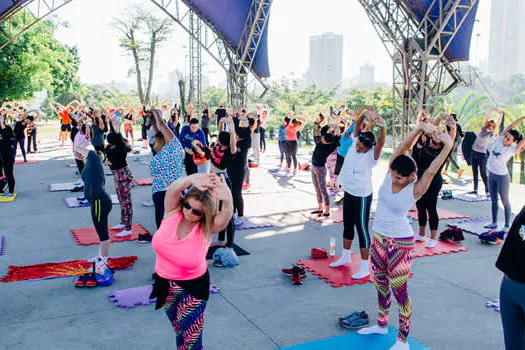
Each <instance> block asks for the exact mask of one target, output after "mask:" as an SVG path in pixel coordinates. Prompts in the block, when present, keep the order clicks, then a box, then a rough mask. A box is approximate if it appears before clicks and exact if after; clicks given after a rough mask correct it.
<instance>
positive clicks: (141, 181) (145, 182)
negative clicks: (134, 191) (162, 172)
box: [135, 177, 153, 186]
mask: <svg viewBox="0 0 525 350" xmlns="http://www.w3.org/2000/svg"><path fill="white" fill-rule="evenodd" d="M135 183H136V184H137V186H151V185H152V184H153V179H152V178H151V177H148V178H145V179H135Z"/></svg>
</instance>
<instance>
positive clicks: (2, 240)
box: [0, 236, 5, 256]
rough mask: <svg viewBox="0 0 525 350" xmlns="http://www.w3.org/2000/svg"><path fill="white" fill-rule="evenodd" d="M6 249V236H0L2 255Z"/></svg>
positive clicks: (0, 252) (0, 253)
mask: <svg viewBox="0 0 525 350" xmlns="http://www.w3.org/2000/svg"><path fill="white" fill-rule="evenodd" d="M4 251H5V237H4V236H0V256H2V255H4Z"/></svg>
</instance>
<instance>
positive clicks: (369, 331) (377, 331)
mask: <svg viewBox="0 0 525 350" xmlns="http://www.w3.org/2000/svg"><path fill="white" fill-rule="evenodd" d="M357 334H361V335H368V334H388V327H384V328H383V327H380V326H379V325H377V324H376V325H375V326H372V327H366V328H361V329H360V330H358V331H357Z"/></svg>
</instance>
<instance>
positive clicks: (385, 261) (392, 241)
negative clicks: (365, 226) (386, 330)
mask: <svg viewBox="0 0 525 350" xmlns="http://www.w3.org/2000/svg"><path fill="white" fill-rule="evenodd" d="M412 249H414V237H407V238H388V237H384V236H381V235H380V234H379V233H375V234H374V240H373V242H372V254H371V261H372V268H373V270H374V274H375V277H374V280H375V284H376V289H377V299H378V309H379V315H378V319H377V324H378V325H379V326H381V327H386V326H387V325H388V316H389V314H390V304H391V303H392V295H391V293H390V289H392V292H393V293H394V297H395V298H396V300H397V304H398V308H399V310H398V311H399V333H398V335H397V339H399V340H401V341H404V342H406V341H407V337H408V332H409V330H410V320H411V319H412V301H411V300H410V296H409V295H408V290H407V282H408V277H409V276H410V267H411V266H412V254H411V252H412Z"/></svg>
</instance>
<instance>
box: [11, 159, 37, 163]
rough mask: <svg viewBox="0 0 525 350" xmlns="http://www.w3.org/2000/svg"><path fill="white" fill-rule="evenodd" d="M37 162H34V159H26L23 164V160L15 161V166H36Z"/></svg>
mask: <svg viewBox="0 0 525 350" xmlns="http://www.w3.org/2000/svg"><path fill="white" fill-rule="evenodd" d="M38 163H39V161H38V160H34V159H28V160H27V162H24V161H23V160H20V159H19V160H15V164H38Z"/></svg>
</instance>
